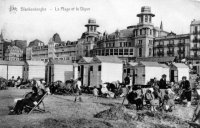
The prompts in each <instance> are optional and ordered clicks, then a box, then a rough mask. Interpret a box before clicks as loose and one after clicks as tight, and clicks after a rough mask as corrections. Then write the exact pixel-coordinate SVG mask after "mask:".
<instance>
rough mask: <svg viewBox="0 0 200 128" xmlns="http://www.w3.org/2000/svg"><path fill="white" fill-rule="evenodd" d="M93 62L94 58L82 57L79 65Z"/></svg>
mask: <svg viewBox="0 0 200 128" xmlns="http://www.w3.org/2000/svg"><path fill="white" fill-rule="evenodd" d="M91 61H92V57H82V58H81V59H80V60H79V61H78V63H90V62H91Z"/></svg>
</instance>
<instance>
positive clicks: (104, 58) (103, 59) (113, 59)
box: [92, 56, 122, 63]
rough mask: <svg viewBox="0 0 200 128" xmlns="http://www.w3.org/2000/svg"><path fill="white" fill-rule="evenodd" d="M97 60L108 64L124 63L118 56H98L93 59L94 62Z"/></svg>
mask: <svg viewBox="0 0 200 128" xmlns="http://www.w3.org/2000/svg"><path fill="white" fill-rule="evenodd" d="M96 59H97V60H98V61H99V62H106V63H122V60H121V59H119V58H118V57H117V56H96V57H94V58H93V59H92V61H96Z"/></svg>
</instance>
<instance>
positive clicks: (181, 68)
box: [170, 63, 189, 82]
mask: <svg viewBox="0 0 200 128" xmlns="http://www.w3.org/2000/svg"><path fill="white" fill-rule="evenodd" d="M183 76H186V77H187V79H189V66H187V65H185V64H184V63H173V64H172V65H171V67H170V80H171V81H174V82H179V81H181V80H182V77H183Z"/></svg>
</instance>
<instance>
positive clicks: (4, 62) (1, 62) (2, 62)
mask: <svg viewBox="0 0 200 128" xmlns="http://www.w3.org/2000/svg"><path fill="white" fill-rule="evenodd" d="M7 64H8V61H4V60H0V65H7Z"/></svg>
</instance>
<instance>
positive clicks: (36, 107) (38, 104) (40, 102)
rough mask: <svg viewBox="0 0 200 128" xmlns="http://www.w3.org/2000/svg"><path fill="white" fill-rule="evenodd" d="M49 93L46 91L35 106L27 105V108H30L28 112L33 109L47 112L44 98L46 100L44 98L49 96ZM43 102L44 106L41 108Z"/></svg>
mask: <svg viewBox="0 0 200 128" xmlns="http://www.w3.org/2000/svg"><path fill="white" fill-rule="evenodd" d="M47 94H48V92H45V94H44V95H43V96H42V98H41V99H40V100H39V101H38V103H37V104H36V105H35V106H34V107H31V106H27V105H26V106H25V108H24V109H25V110H27V109H28V110H29V111H27V114H30V113H31V112H33V111H38V112H47V111H46V110H45V105H44V102H43V100H44V98H45V97H46V96H47ZM41 104H42V106H43V108H40V105H41Z"/></svg>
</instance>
